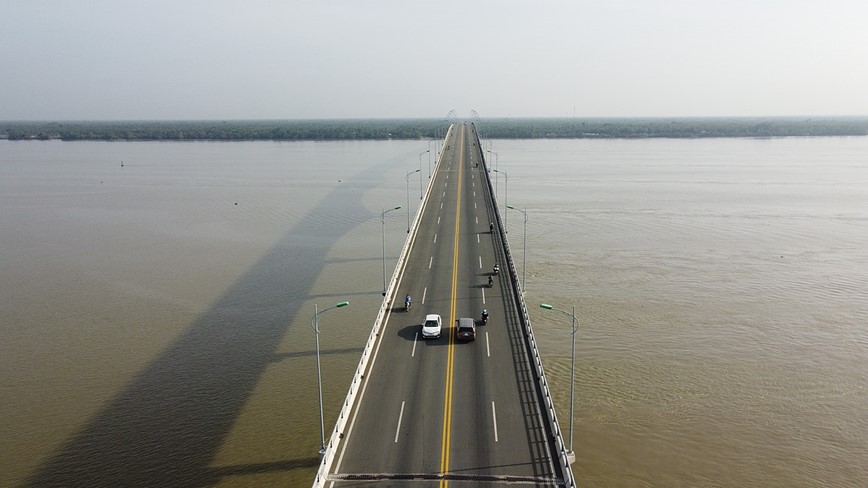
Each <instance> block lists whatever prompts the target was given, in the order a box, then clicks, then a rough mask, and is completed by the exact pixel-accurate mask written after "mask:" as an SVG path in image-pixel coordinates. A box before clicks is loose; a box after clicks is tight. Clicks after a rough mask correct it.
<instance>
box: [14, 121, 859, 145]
mask: <svg viewBox="0 0 868 488" xmlns="http://www.w3.org/2000/svg"><path fill="white" fill-rule="evenodd" d="M461 121H462V120H459V119H370V120H362V119H349V120H273V121H239V120H233V121H102V122H90V121H64V122H0V139H9V140H52V139H60V140H64V141H79V140H99V141H121V140H123V141H183V140H195V141H249V140H274V141H296V140H362V139H373V140H378V139H379V140H383V139H426V138H434V139H439V138H442V137H444V135H445V130H446V128H447V127H448V125H449V124H450V123H452V122H461ZM470 121H471V122H474V123H475V124H476V127H477V129H478V130H479V133H480V136H481V137H482V138H490V139H540V138H570V139H574V138H594V139H601V138H702V137H793V136H801V137H805V136H864V135H868V117H814V118H795V117H766V118H549V119H544V118H527V119H515V118H508V119H480V118H474V119H472V120H470Z"/></svg>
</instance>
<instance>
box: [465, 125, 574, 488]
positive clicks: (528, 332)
mask: <svg viewBox="0 0 868 488" xmlns="http://www.w3.org/2000/svg"><path fill="white" fill-rule="evenodd" d="M473 132H474V135H475V136H476V148H477V150H478V151H479V157H480V159H481V160H482V162H483V165H484V168H485V171H484V173H485V180H486V182H487V183H488V192H489V194H490V195H492V198H491V204H492V206H493V207H494V209H493V210H494V215H495V218H496V219H497V229H498V233H499V236H500V241H501V243H502V244H503V251H504V254H506V260H507V264H508V267H507V269H508V270H509V279H510V282H511V283H512V287H511V290H512V291H513V294H514V296H513V298H514V299H515V301H516V303H518V305H519V308H520V312H521V315H520V317H521V319H522V326H523V327H524V331H525V337H526V338H527V345H528V348H529V349H530V353H531V356H532V359H533V365H534V372H535V373H536V379H537V385H539V388H540V392H541V394H542V397H543V399H544V401H545V407H546V408H545V411H546V419H547V420H548V423H549V429H550V432H551V433H552V435H553V436H554V437H555V447H556V448H557V451H558V461H559V462H560V465H561V472H562V473H563V476H564V480H563V482H564V486H567V487H571V488H575V487H576V481H575V478H574V476H573V470H572V467H571V466H570V458H569V452H568V450H567V445H566V443H565V442H564V436H563V433H562V432H561V427H560V424H559V423H558V415H557V412H556V411H555V402H554V398H552V394H551V389H550V388H549V383H548V380H547V379H546V375H545V370H544V369H543V364H542V358H541V357H540V353H539V348H538V347H537V344H536V339H535V338H534V335H533V326H532V325H531V321H530V315H529V314H528V310H527V304H525V302H524V292H523V291H522V288H521V286H522V283H521V282H520V281H519V280H518V271H517V270H516V267H515V262H514V261H513V259H512V252H511V251H510V248H509V240H508V239H507V237H506V233H504V231H503V230H504V227H503V219H502V218H501V214H500V207H499V206H498V205H497V195H494V193H493V192H492V191H491V190H492V185H491V175H489V172H488V162H487V161H486V160H485V156H484V154H483V151H482V146H481V142H480V141H479V135H478V133H477V132H476V130H475V126H474V131H473Z"/></svg>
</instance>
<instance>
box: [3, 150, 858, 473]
mask: <svg viewBox="0 0 868 488" xmlns="http://www.w3.org/2000/svg"><path fill="white" fill-rule="evenodd" d="M428 147H429V146H428V143H427V141H425V142H421V141H380V142H290V143H277V142H231V143H197V142H162V143H156V142H154V143H127V142H114V143H100V142H75V143H65V142H56V141H55V142H9V141H0V486H4V487H5V486H250V485H255V486H309V485H310V483H311V480H312V477H313V475H314V473H315V471H316V466H317V461H318V458H317V450H318V448H319V436H320V432H319V418H318V406H317V386H316V362H315V361H316V359H315V354H314V335H313V332H312V330H311V326H310V322H311V318H312V315H313V310H314V304H316V305H318V306H319V307H320V309H323V308H325V307H329V306H331V305H333V304H334V303H336V302H338V301H342V300H349V301H350V303H351V305H350V307H348V308H342V309H338V310H331V311H329V312H327V313H325V314H323V315H322V316H321V319H320V328H321V330H322V333H321V336H320V338H321V343H322V344H321V345H322V362H323V379H324V401H325V404H326V405H325V410H326V430H327V433H328V432H329V431H330V430H331V426H332V425H333V424H334V418H335V415H336V414H337V412H338V410H339V406H340V403H341V402H342V400H343V398H344V396H345V394H346V390H347V387H348V385H349V380H350V378H351V375H352V373H353V371H354V370H355V367H356V365H357V363H358V360H359V355H360V353H361V349H362V346H363V345H364V342H365V340H366V339H367V336H368V333H369V331H370V328H371V325H372V323H373V320H374V318H375V315H376V311H377V308H378V306H379V304H380V300H381V295H380V292H381V290H382V278H383V277H382V263H383V260H382V252H383V250H382V245H383V242H382V240H381V238H382V235H381V232H382V227H381V224H380V219H379V216H380V212H381V211H382V209H383V208H391V207H394V206H397V205H402V206H404V207H405V208H403V209H401V210H399V211H395V212H392V213H390V214H389V216H388V217H387V220H386V226H385V231H386V241H385V243H386V265H387V272H388V273H389V274H391V271H392V267H393V266H394V262H395V259H396V257H397V254H398V252H399V251H400V248H401V245H402V244H403V239H404V237H405V236H406V219H407V216H408V215H407V213H406V203H407V199H408V193H409V201H410V204H411V205H410V207H411V208H410V211H411V212H415V210H416V208H417V206H418V203H419V199H418V197H419V183H420V182H419V180H418V179H413V178H414V177H411V180H410V181H409V190H408V189H407V181H406V180H405V176H406V174H407V173H408V172H410V171H414V170H415V169H417V168H418V167H419V159H418V154H419V152H421V151H424V150H425V149H427V148H428ZM484 147H486V148H488V147H489V146H488V143H487V142H486V143H485V144H484ZM491 147H492V149H493V150H494V151H496V152H497V153H498V154H499V158H498V161H497V166H498V169H499V171H501V172H506V174H508V175H509V180H508V183H507V180H506V179H505V178H503V176H502V175H501V177H500V179H499V181H498V183H497V188H498V193H499V198H500V199H501V202H503V203H509V204H510V205H514V206H516V207H518V208H522V209H525V208H526V209H527V213H528V217H529V218H528V224H527V283H526V290H527V296H526V298H527V301H528V305H529V307H530V309H531V314H532V319H533V320H534V329H535V331H536V333H537V336H538V340H539V343H540V347H541V348H542V352H543V355H544V363H545V367H546V372H547V374H548V375H549V376H550V378H549V379H550V382H551V383H552V385H553V387H554V389H555V394H556V395H557V400H558V413H559V417H560V419H561V421H562V422H563V424H564V425H563V426H562V427H563V428H564V430H565V431H567V430H568V425H567V422H568V415H569V403H570V395H569V391H570V381H569V379H570V365H571V355H570V352H571V348H570V345H571V342H570V340H571V336H570V327H569V320H568V319H567V318H565V317H564V316H563V315H561V314H558V313H555V312H550V311H546V310H542V309H540V308H538V304H539V303H541V302H545V303H550V304H553V305H554V306H555V307H557V308H559V309H563V310H571V307H572V306H575V307H576V315H577V318H578V323H579V331H578V333H577V334H576V352H577V354H576V384H575V416H574V429H575V434H574V436H573V443H574V446H575V451H576V463H575V464H574V465H573V469H574V472H575V474H576V477H577V479H578V481H579V484H580V486H611V487H634V486H659V487H718V486H719V487H724V486H726V487H729V486H732V487H736V486H761V487H765V486H781V487H794V486H795V487H799V486H804V487H814V486H830V487H832V486H834V487H839V486H840V487H861V486H866V484H868V394H866V387H868V138H794V139H708V140H660V139H658V140H605V141H603V140H557V141H552V140H533V141H519V140H503V141H494V142H493V144H492V146H491ZM121 161H123V162H124V166H123V167H121V165H120V163H121ZM421 164H422V173H421V174H422V175H423V178H426V177H427V166H428V160H427V155H425V157H423V159H422V163H421ZM424 182H425V180H424V179H423V183H424ZM507 186H508V195H507ZM414 195H415V196H414ZM507 198H508V199H509V201H508V202H504V200H505V199H507ZM410 216H412V213H411V215H410ZM507 218H508V228H509V239H510V244H511V246H512V249H513V252H514V257H515V259H516V263H517V267H518V270H519V273H521V272H522V271H523V266H522V264H523V259H522V258H523V237H524V233H523V231H524V227H523V221H522V214H520V213H518V212H517V211H514V210H509V211H508V214H507Z"/></svg>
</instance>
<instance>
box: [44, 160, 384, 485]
mask: <svg viewBox="0 0 868 488" xmlns="http://www.w3.org/2000/svg"><path fill="white" fill-rule="evenodd" d="M396 161H400V160H399V159H397V158H396V159H393V160H390V161H386V162H383V163H379V164H378V165H375V166H372V167H369V168H367V169H366V170H364V171H362V172H360V173H358V174H356V175H355V176H354V177H353V178H352V180H351V182H350V183H349V184H348V183H344V184H342V185H339V186H338V187H337V188H336V189H335V190H333V191H332V192H331V193H330V194H328V195H325V196H324V198H323V199H322V201H321V203H320V204H318V205H317V206H316V207H315V208H314V209H313V210H312V211H311V212H310V213H309V214H308V215H306V216H305V217H304V218H303V219H302V221H301V222H299V223H298V224H297V225H296V226H294V227H293V228H291V229H290V230H289V231H288V232H286V233H285V234H284V235H283V236H282V237H281V238H280V239H279V240H278V241H277V242H276V243H275V244H274V246H272V247H271V249H269V250H268V252H267V253H266V254H265V255H264V256H263V257H262V258H261V259H260V260H259V261H258V262H256V263H255V264H254V265H253V266H252V267H251V268H250V269H249V270H248V271H247V272H246V273H245V274H244V275H243V276H242V277H240V278H239V279H238V280H237V281H236V282H235V283H233V284H232V285H231V286H230V287H229V289H228V290H227V291H226V292H225V293H224V294H223V295H222V296H221V297H220V298H218V299H217V300H216V301H215V303H214V304H213V305H212V306H211V308H210V309H209V310H207V311H206V312H204V313H202V314H201V315H200V316H199V317H198V318H197V319H196V320H195V321H194V322H193V323H192V324H190V326H189V327H188V328H187V329H186V330H185V331H184V332H183V333H182V334H181V335H180V336H179V337H178V338H177V339H176V340H175V341H174V342H173V343H172V344H170V345H169V346H168V347H167V348H166V349H165V350H164V351H163V352H162V353H160V354H159V355H158V356H157V357H156V358H155V359H154V360H153V361H152V362H151V363H150V364H149V365H148V366H147V367H146V368H145V369H143V370H142V371H141V372H140V373H139V374H138V375H137V376H136V377H135V378H134V379H133V380H132V381H131V382H130V384H129V385H127V386H126V388H125V389H124V390H123V391H121V392H120V393H119V394H118V396H117V397H115V398H114V399H112V400H111V401H110V402H109V403H108V404H107V405H106V406H105V408H104V409H103V410H102V411H100V412H98V413H97V414H96V415H95V416H94V417H93V418H91V419H90V421H89V422H88V424H87V425H85V426H84V428H83V429H82V430H81V431H79V432H78V433H77V434H76V435H75V436H74V437H73V438H72V439H71V440H70V441H69V442H68V443H67V444H66V445H64V446H63V447H62V448H61V449H60V450H59V452H58V453H57V454H56V455H55V456H54V457H52V458H51V459H49V460H48V461H47V462H46V463H45V464H44V465H43V466H41V467H40V469H39V470H38V471H37V472H36V473H34V475H32V477H31V478H30V479H29V480H28V481H29V486H33V487H46V486H57V487H61V486H62V487H71V486H88V487H92V486H109V487H121V486H124V487H140V486H161V487H162V486H209V485H213V484H215V483H217V482H218V481H220V479H221V478H222V477H224V476H227V475H232V474H240V473H259V472H269V471H276V470H294V469H309V468H313V467H315V466H317V464H318V459H317V457H316V453H312V454H313V455H314V456H313V457H312V458H310V459H289V460H285V461H282V462H276V463H271V464H267V465H241V466H231V467H211V466H209V464H210V463H211V462H212V460H213V458H214V456H215V455H216V454H217V452H218V450H219V449H220V447H221V444H222V443H223V441H224V440H225V438H226V437H227V436H228V435H229V433H230V429H231V428H232V425H233V423H234V421H235V420H236V418H237V416H238V415H239V414H240V412H241V410H242V408H243V407H244V404H245V402H246V401H247V400H248V398H249V396H250V395H251V393H252V391H253V389H254V388H255V386H256V384H257V381H258V380H259V378H260V376H261V375H262V373H263V372H264V371H265V369H266V367H268V365H269V364H270V363H272V362H273V361H276V360H280V359H282V355H280V354H278V353H276V349H277V348H278V346H279V344H280V342H281V340H282V339H283V337H284V335H285V334H286V331H287V328H288V327H289V324H290V323H292V322H293V318H294V317H295V316H296V315H298V314H307V313H310V312H311V311H309V310H301V306H302V305H303V304H304V303H305V301H306V300H308V298H309V293H310V291H311V287H312V285H313V283H314V282H315V280H316V278H317V276H318V275H319V273H320V272H321V270H322V268H323V265H324V264H325V263H326V262H327V260H326V258H327V253H328V251H329V249H330V247H331V244H332V243H334V242H336V241H337V240H338V239H339V238H340V237H341V236H343V235H345V234H346V233H348V232H350V231H351V230H352V229H353V228H354V227H356V226H357V225H360V224H364V223H369V222H372V221H375V220H376V218H375V217H376V215H375V214H372V213H371V212H369V211H367V210H366V209H365V206H364V202H363V198H362V197H363V196H364V194H365V193H366V192H368V191H370V190H372V189H374V188H375V187H376V186H377V184H378V183H379V182H380V181H382V179H383V177H384V175H385V173H386V171H387V170H388V169H390V168H393V167H394V165H395V164H396ZM324 215H325V216H330V215H341V216H342V218H340V219H323V218H322V217H323V216H324ZM377 231H379V229H377ZM322 243H326V244H325V245H323V244H322ZM377 294H379V292H377ZM346 351H347V352H355V351H356V350H355V349H348V350H346ZM332 352H334V353H341V352H344V351H332Z"/></svg>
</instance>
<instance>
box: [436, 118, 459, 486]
mask: <svg viewBox="0 0 868 488" xmlns="http://www.w3.org/2000/svg"><path fill="white" fill-rule="evenodd" d="M461 135H462V137H461V139H462V140H463V139H464V137H463V136H464V127H462V128H461ZM459 147H460V148H461V149H460V150H459V152H458V198H457V200H456V206H455V241H454V243H453V249H452V298H451V307H450V311H449V318H450V321H449V324H450V327H449V330H450V332H449V346H448V347H447V350H448V352H447V353H446V393H445V395H444V400H443V444H442V447H441V450H440V473H441V474H445V473H448V472H449V442H450V439H451V436H452V377H453V374H452V371H453V366H454V364H455V347H454V345H455V334H456V330H455V329H456V328H455V327H454V325H455V321H456V320H458V319H457V318H456V316H455V306H456V302H457V297H458V239H459V232H458V230H459V227H460V223H461V180H462V169H463V164H464V144H463V143H462V144H460V146H459ZM440 486H441V488H446V487H447V486H449V481H448V480H441V481H440Z"/></svg>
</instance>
